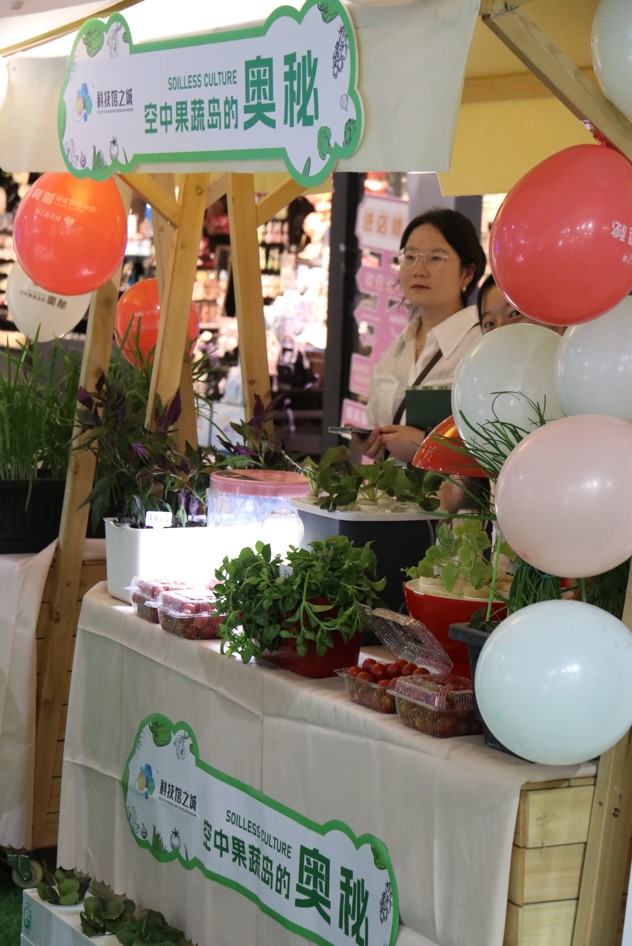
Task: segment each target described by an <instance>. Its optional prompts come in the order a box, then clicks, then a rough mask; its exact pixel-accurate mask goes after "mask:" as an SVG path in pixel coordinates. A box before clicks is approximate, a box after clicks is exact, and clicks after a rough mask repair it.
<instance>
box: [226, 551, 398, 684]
mask: <svg viewBox="0 0 632 946" xmlns="http://www.w3.org/2000/svg"><path fill="white" fill-rule="evenodd" d="M215 577H216V578H217V580H218V583H217V584H216V585H215V588H214V593H215V598H216V604H217V609H218V611H219V612H220V613H221V614H222V615H223V620H222V624H221V627H220V637H221V638H222V644H221V649H222V653H225V654H238V655H239V656H240V657H241V659H242V660H243V661H244V663H247V662H248V661H249V660H250V659H251V658H253V657H256V658H265V659H267V660H270V661H272V662H276V663H280V664H281V665H283V666H286V667H287V668H288V669H290V670H293V671H294V672H296V673H300V674H302V675H303V676H310V677H325V676H331V675H332V674H333V672H334V670H335V669H336V668H338V667H342V666H348V665H349V664H353V663H355V662H357V658H358V654H359V650H360V634H361V631H362V629H363V625H364V612H363V609H364V608H365V607H366V606H368V607H369V608H371V607H374V606H377V605H379V604H380V603H381V602H380V599H379V592H380V591H381V590H382V589H383V587H384V579H379V578H377V577H376V558H375V553H374V552H373V550H372V549H371V547H370V544H366V545H364V546H362V547H357V546H355V545H354V544H353V542H352V541H351V540H350V539H348V538H347V537H346V536H343V535H338V536H332V537H330V538H328V539H325V540H323V541H315V542H312V543H310V545H309V547H307V548H295V547H290V549H289V551H288V553H287V561H284V560H283V559H282V557H281V556H280V555H275V556H274V557H273V556H272V554H271V550H270V546H269V545H267V544H264V543H262V542H257V543H256V545H255V548H254V549H252V548H244V549H242V551H241V552H240V554H239V555H238V556H237V557H236V558H233V559H228V558H225V559H224V561H223V562H222V564H221V566H220V568H218V569H217V571H216V572H215Z"/></svg>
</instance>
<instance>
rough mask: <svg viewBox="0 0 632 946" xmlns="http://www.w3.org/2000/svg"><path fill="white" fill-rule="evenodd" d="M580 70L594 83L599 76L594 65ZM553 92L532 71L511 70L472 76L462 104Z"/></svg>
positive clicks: (544, 96)
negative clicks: (496, 74)
mask: <svg viewBox="0 0 632 946" xmlns="http://www.w3.org/2000/svg"><path fill="white" fill-rule="evenodd" d="M579 71H580V72H581V74H582V75H583V76H585V77H586V78H587V79H588V80H589V81H590V82H592V83H593V85H596V83H597V78H596V76H595V73H594V71H593V67H592V66H581V67H580V68H579ZM552 95H553V92H552V91H551V89H550V88H548V87H547V86H546V85H545V84H544V83H543V82H542V80H541V79H538V78H537V76H534V75H533V74H532V73H531V72H511V73H505V74H503V75H498V76H493V75H485V76H471V77H470V78H469V79H468V78H466V79H465V82H464V83H463V93H462V95H461V104H464V105H468V104H470V103H472V102H506V101H510V100H514V99H540V98H549V97H550V96H552Z"/></svg>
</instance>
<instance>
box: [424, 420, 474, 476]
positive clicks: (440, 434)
mask: <svg viewBox="0 0 632 946" xmlns="http://www.w3.org/2000/svg"><path fill="white" fill-rule="evenodd" d="M412 464H413V466H416V467H419V469H421V470H434V472H435V473H446V474H447V475H448V476H480V477H489V475H490V474H489V473H487V472H486V471H485V470H484V469H483V468H482V467H481V466H479V464H478V462H477V461H476V460H475V459H474V457H473V456H472V454H471V453H470V452H469V450H468V449H467V447H466V446H465V444H464V443H463V441H462V439H461V435H460V434H459V432H458V430H457V426H456V423H455V420H454V417H453V415H452V414H450V416H449V417H446V419H445V420H442V421H441V423H440V424H437V426H436V427H435V428H434V430H431V431H430V433H429V434H428V436H427V437H426V438H425V440H424V441H423V443H422V444H421V446H419V447H418V448H417V452H416V453H415V456H414V457H413V459H412Z"/></svg>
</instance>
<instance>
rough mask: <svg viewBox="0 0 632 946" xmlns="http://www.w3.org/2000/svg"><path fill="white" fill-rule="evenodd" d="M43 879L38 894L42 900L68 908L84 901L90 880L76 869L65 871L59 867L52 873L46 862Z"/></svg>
mask: <svg viewBox="0 0 632 946" xmlns="http://www.w3.org/2000/svg"><path fill="white" fill-rule="evenodd" d="M42 870H43V872H44V876H43V879H42V880H41V881H40V883H39V884H38V885H37V893H38V895H39V897H40V899H41V900H45V901H46V902H47V903H53V904H56V905H57V906H61V907H67V906H72V904H75V903H81V901H82V900H83V898H84V896H85V894H86V891H87V889H88V886H89V884H90V878H89V877H88V876H87V875H86V874H80V873H78V872H77V871H75V870H74V869H72V870H64V869H63V868H62V867H58V868H57V869H56V870H55V871H54V872H51V870H50V869H49V867H48V866H47V864H46V862H45V861H44V862H43V863H42Z"/></svg>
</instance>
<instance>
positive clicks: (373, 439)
mask: <svg viewBox="0 0 632 946" xmlns="http://www.w3.org/2000/svg"><path fill="white" fill-rule="evenodd" d="M380 430H381V428H380V427H374V428H373V430H372V431H371V433H370V434H369V435H368V436H367V437H363V436H361V435H360V434H351V444H352V446H353V449H354V451H358V452H359V453H361V454H363V455H364V456H365V457H368V458H369V459H370V460H381V459H382V457H383V456H384V444H383V443H382V435H381V433H380Z"/></svg>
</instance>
